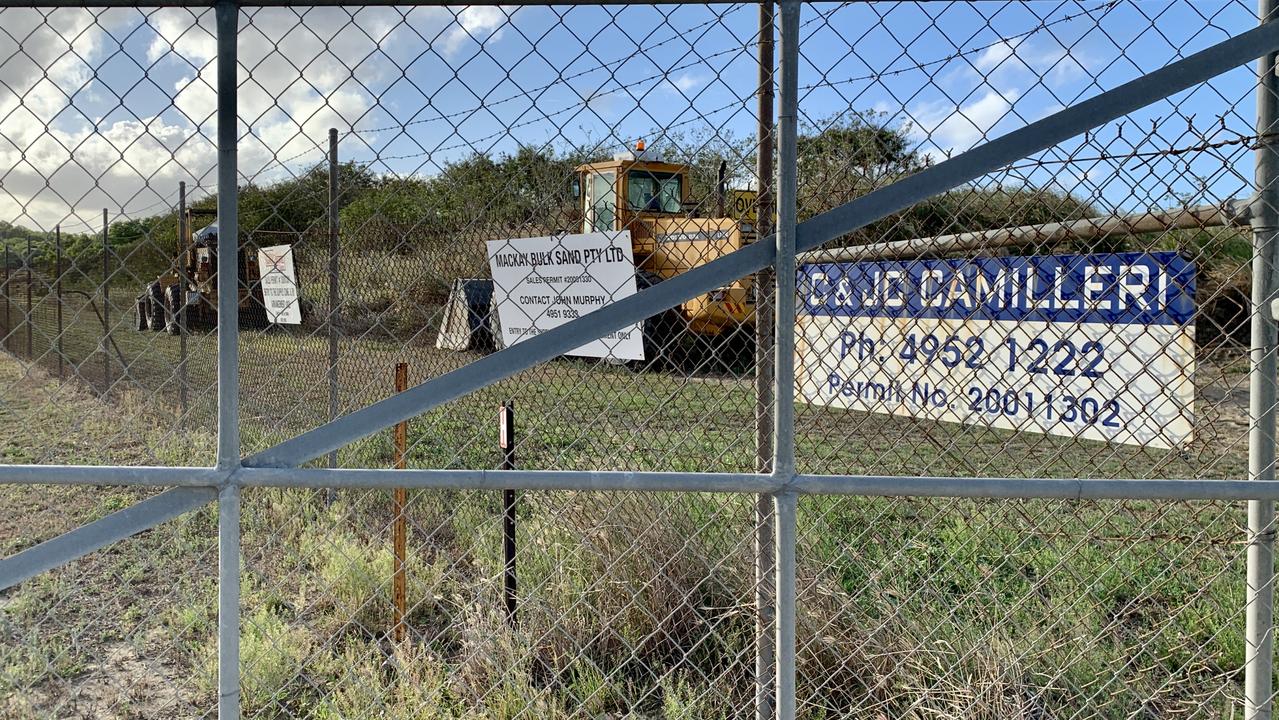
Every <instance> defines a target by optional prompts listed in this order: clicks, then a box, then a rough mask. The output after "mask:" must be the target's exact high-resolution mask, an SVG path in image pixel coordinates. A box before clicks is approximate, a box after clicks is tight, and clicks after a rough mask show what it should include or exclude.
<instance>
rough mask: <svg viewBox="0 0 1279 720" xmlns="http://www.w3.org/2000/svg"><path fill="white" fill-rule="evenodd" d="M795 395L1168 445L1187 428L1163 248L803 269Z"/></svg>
mask: <svg viewBox="0 0 1279 720" xmlns="http://www.w3.org/2000/svg"><path fill="white" fill-rule="evenodd" d="M798 282H799V287H800V298H799V300H800V315H799V325H800V327H799V330H798V332H799V338H798V339H797V343H796V367H797V374H796V392H797V396H798V398H799V399H800V400H801V401H802V402H807V403H812V404H818V405H831V406H836V407H844V408H850V409H856V410H863V411H866V412H874V413H886V414H892V415H908V416H911V417H920V418H928V419H932V420H943V421H950V422H959V423H966V424H971V425H988V426H992V427H998V428H1006V429H1010V430H1021V431H1027V432H1038V433H1049V434H1053V435H1066V436H1071V437H1079V438H1088V439H1092V440H1102V441H1108V442H1117V443H1125V444H1131V445H1144V446H1150V447H1159V448H1171V447H1176V446H1179V445H1182V444H1184V443H1186V442H1188V441H1189V440H1190V439H1191V435H1192V431H1193V425H1194V396H1195V388H1194V382H1193V375H1194V368H1195V349H1194V326H1193V325H1192V324H1191V321H1192V319H1193V316H1194V307H1195V305H1194V295H1195V268H1194V265H1193V264H1192V263H1190V262H1188V261H1186V260H1184V259H1182V258H1181V257H1180V256H1179V255H1177V254H1176V253H1124V254H1113V255H1065V256H1047V257H1002V258H979V259H975V260H915V261H902V262H897V261H885V262H867V263H853V264H814V265H805V266H803V267H802V268H801V269H800V271H799V277H798Z"/></svg>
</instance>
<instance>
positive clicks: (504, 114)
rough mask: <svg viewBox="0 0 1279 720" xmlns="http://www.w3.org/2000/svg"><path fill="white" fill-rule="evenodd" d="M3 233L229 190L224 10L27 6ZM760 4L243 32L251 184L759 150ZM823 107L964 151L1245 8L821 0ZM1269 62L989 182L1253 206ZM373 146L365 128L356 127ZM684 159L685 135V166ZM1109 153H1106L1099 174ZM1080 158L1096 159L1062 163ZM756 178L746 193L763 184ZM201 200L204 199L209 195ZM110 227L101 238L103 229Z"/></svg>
mask: <svg viewBox="0 0 1279 720" xmlns="http://www.w3.org/2000/svg"><path fill="white" fill-rule="evenodd" d="M3 19H4V21H3V23H0V26H3V28H5V33H4V35H3V36H0V58H7V60H5V61H4V62H3V63H0V82H3V85H2V86H0V172H2V173H3V176H2V177H0V187H2V188H3V192H0V216H3V217H5V218H6V219H13V220H16V221H19V222H22V223H23V224H27V225H33V226H42V227H51V226H52V225H53V224H55V223H58V222H62V223H64V225H66V226H68V227H71V228H72V229H74V226H75V224H76V223H77V221H78V220H81V219H83V220H90V219H94V218H97V217H100V213H101V208H102V207H104V206H105V207H108V208H109V209H110V212H111V213H112V216H113V217H118V216H120V214H121V213H123V214H124V215H130V216H142V215H148V214H152V213H154V212H157V211H159V210H161V209H163V208H164V206H165V205H167V204H170V203H172V202H174V201H175V200H176V187H177V182H178V180H187V181H188V183H189V184H190V185H192V186H200V187H204V188H207V187H209V186H211V184H212V182H213V179H214V177H215V175H214V168H215V155H214V146H213V142H212V138H213V137H214V136H215V135H214V133H215V129H216V123H215V122H214V118H213V109H214V96H213V92H212V82H213V78H214V63H213V62H212V58H213V50H214V46H213V37H212V34H211V30H212V27H213V13H212V11H209V10H205V9H199V10H194V11H189V10H185V9H165V10H158V11H157V10H148V11H145V12H142V11H137V10H110V11H105V12H101V13H95V12H91V11H83V10H59V11H55V12H49V11H45V12H43V13H38V12H37V11H32V10H14V9H8V10H4V11H3ZM756 22H757V8H756V6H754V5H749V4H744V5H712V6H700V5H696V6H694V5H686V6H651V7H650V6H628V7H572V8H565V7H521V8H518V9H516V8H499V7H458V8H451V9H443V8H417V9H412V10H409V9H404V8H364V9H355V8H315V9H288V8H274V9H258V10H247V11H246V12H245V13H244V16H243V19H242V29H241V41H240V53H241V62H242V69H241V93H240V103H241V118H242V122H243V123H244V130H245V131H246V132H247V134H246V136H245V140H244V141H243V142H242V150H241V153H242V158H241V170H242V171H243V172H244V173H245V175H246V177H248V178H253V179H256V180H258V181H270V180H273V179H279V178H282V177H287V176H288V175H289V174H291V173H295V172H298V171H300V170H302V169H304V168H306V167H308V166H310V165H312V164H314V163H316V162H318V161H319V160H320V159H321V157H322V155H321V152H322V150H321V148H322V147H323V146H324V145H325V144H326V142H327V140H326V137H325V135H326V132H327V128H329V127H338V128H340V129H341V130H342V132H343V133H344V135H343V140H342V153H343V155H344V157H345V158H349V159H355V160H359V161H365V162H370V163H371V164H372V166H373V167H374V168H376V169H378V170H380V171H385V172H394V173H397V174H409V173H422V174H432V173H434V172H436V171H437V170H438V169H439V167H440V166H442V165H443V164H444V163H446V162H448V161H450V160H455V159H457V158H459V157H461V156H463V155H465V154H467V153H469V152H473V151H477V150H478V151H485V152H492V153H501V152H509V151H511V150H512V149H514V148H515V147H517V146H518V145H519V144H532V145H544V144H547V143H555V144H557V145H558V146H560V147H564V146H567V145H570V144H571V145H577V146H584V147H592V148H599V149H603V150H607V151H613V150H617V149H620V148H621V147H622V146H623V145H624V144H628V143H630V142H633V141H634V139H636V138H637V137H645V138H647V139H649V140H650V142H656V143H657V144H658V146H659V147H662V144H663V142H664V141H663V138H662V136H661V133H662V129H663V128H665V129H672V130H675V131H682V132H684V133H687V134H689V135H690V136H692V137H704V136H707V135H712V134H714V133H716V132H720V133H734V134H736V135H738V136H750V135H751V134H753V132H754V127H755V116H754V100H753V97H752V93H753V91H754V86H755V77H756V69H755V58H754V48H753V46H754V40H755V34H756ZM803 22H804V25H803V28H802V31H801V33H802V42H801V48H802V55H803V62H802V64H801V72H800V85H801V87H802V88H803V89H802V92H801V113H802V115H803V117H804V119H805V120H806V121H808V122H810V123H812V124H815V125H818V126H820V125H821V124H822V123H823V122H826V121H828V120H829V119H830V118H832V117H834V118H839V117H844V118H847V117H850V116H852V115H855V114H857V113H865V112H867V111H877V112H880V113H883V115H884V117H886V118H887V119H888V120H889V122H891V123H892V124H894V125H899V126H903V127H908V128H909V129H910V133H911V138H912V141H913V142H915V143H917V145H918V147H919V149H920V150H921V151H922V152H925V153H927V154H929V155H932V156H935V157H941V156H944V155H945V154H947V153H949V152H956V151H962V150H964V149H967V148H969V147H971V146H972V145H974V144H975V143H977V142H979V141H980V140H981V139H982V138H983V137H994V136H997V135H1000V134H1002V133H1004V132H1007V131H1008V130H1011V129H1014V128H1016V127H1019V126H1021V125H1023V124H1025V123H1027V122H1031V121H1034V120H1036V119H1038V118H1040V117H1043V116H1044V115H1047V114H1049V113H1051V112H1053V111H1054V110H1056V109H1058V108H1060V107H1062V106H1064V105H1067V104H1070V103H1072V102H1076V101H1078V100H1079V99H1082V98H1084V97H1088V96H1091V95H1095V94H1097V93H1098V92H1100V91H1102V90H1104V89H1107V88H1110V87H1114V86H1116V85H1118V84H1120V83H1122V82H1124V81H1126V80H1129V79H1132V78H1134V77H1136V76H1137V75H1139V74H1141V73H1142V72H1145V71H1150V70H1153V69H1156V68H1158V67H1161V66H1162V65H1164V64H1166V63H1168V62H1170V61H1172V60H1175V59H1177V58H1179V57H1182V56H1184V55H1186V54H1189V53H1190V52H1193V51H1194V50H1197V49H1201V48H1203V47H1206V46H1208V45H1210V44H1212V43H1215V42H1219V41H1220V40H1223V39H1225V38H1226V37H1228V36H1229V35H1231V34H1237V33H1239V32H1243V31H1244V30H1247V29H1249V28H1251V27H1253V26H1254V25H1255V23H1256V19H1255V16H1254V13H1253V10H1252V9H1251V8H1250V7H1249V6H1247V5H1243V4H1239V3H1221V2H1216V3H1186V2H1176V3H1169V2H1138V3H1107V2H1087V1H1084V0H1080V1H1078V2H1035V3H1028V4H1024V5H1023V4H1003V3H994V2H981V3H974V4H965V3H943V2H937V3H920V4H915V3H901V4H898V3H876V4H866V3H857V4H851V3H850V4H837V3H822V4H814V5H809V6H805V8H804V13H803ZM1253 73H1254V70H1253V68H1252V67H1245V68H1240V69H1238V70H1235V71H1233V72H1231V73H1228V74H1227V75H1224V76H1222V77H1220V78H1218V79H1217V80H1215V81H1213V82H1212V83H1211V84H1209V85H1206V86H1203V87H1200V88H1197V89H1195V90H1192V91H1188V92H1186V93H1182V94H1181V95H1179V96H1176V97H1174V98H1172V99H1170V100H1169V101H1165V102H1161V103H1158V104H1156V105H1155V106H1152V107H1151V108H1148V109H1146V110H1144V111H1141V112H1139V113H1135V114H1133V115H1132V116H1130V117H1129V118H1126V119H1125V120H1124V121H1123V122H1122V123H1114V124H1111V125H1108V126H1106V127H1103V128H1101V129H1099V130H1098V131H1096V132H1094V133H1091V134H1090V135H1089V136H1088V137H1086V138H1084V137H1081V138H1077V139H1075V140H1073V141H1070V142H1068V143H1066V144H1064V145H1062V146H1060V147H1058V148H1055V149H1053V150H1050V151H1048V152H1046V153H1044V154H1043V156H1042V159H1044V160H1048V161H1051V162H1049V163H1047V164H1035V163H1025V164H1022V165H1024V167H1023V166H1019V167H1018V168H1016V169H1014V170H1012V171H1009V172H1006V173H1002V174H999V175H997V176H995V177H992V178H990V179H989V182H1005V183H1012V184H1017V183H1021V182H1030V183H1032V184H1036V185H1044V184H1050V183H1051V184H1055V185H1056V186H1058V187H1059V188H1062V189H1066V190H1069V191H1071V192H1073V193H1075V194H1076V195H1078V196H1080V197H1084V198H1087V199H1089V200H1091V201H1093V202H1094V204H1096V205H1098V207H1099V208H1103V209H1109V208H1123V209H1128V210H1132V209H1143V208H1147V207H1151V206H1152V205H1170V204H1174V203H1176V202H1178V198H1182V197H1184V198H1188V199H1189V200H1191V201H1192V202H1208V201H1214V200H1221V199H1225V198H1227V197H1231V196H1238V195H1240V194H1243V193H1246V191H1247V190H1246V188H1247V185H1248V182H1249V180H1250V178H1251V174H1252V158H1251V152H1250V151H1249V150H1248V148H1247V146H1246V144H1234V145H1227V146H1224V147H1222V148H1219V149H1215V150H1205V151H1197V152H1189V153H1185V154H1181V155H1176V156H1165V157H1158V158H1145V157H1137V158H1123V159H1113V158H1110V157H1109V156H1114V155H1126V154H1128V153H1131V152H1134V151H1135V152H1147V151H1154V150H1166V149H1171V148H1184V147H1187V146H1193V145H1197V144H1200V143H1203V142H1212V141H1222V140H1231V139H1234V138H1237V137H1238V136H1239V135H1241V134H1249V133H1251V132H1252V124H1253V120H1252V114H1253V111H1254V107H1255V101H1254V99H1253V90H1254V87H1255V79H1254V76H1253ZM351 131H354V132H351ZM686 149H687V148H682V147H680V146H678V145H676V144H673V143H672V142H671V141H665V147H664V152H665V153H666V154H667V155H670V156H673V157H678V156H679V155H680V154H681V153H682V151H684V150H686ZM1099 157H1100V158H1104V159H1091V160H1090V159H1089V158H1099ZM1067 158H1073V159H1075V160H1076V162H1068V163H1062V162H1056V161H1060V160H1063V159H1067ZM741 180H742V181H744V180H745V178H742V179H741ZM194 193H195V194H196V195H199V194H201V190H199V189H196V190H194ZM91 222H96V220H91Z"/></svg>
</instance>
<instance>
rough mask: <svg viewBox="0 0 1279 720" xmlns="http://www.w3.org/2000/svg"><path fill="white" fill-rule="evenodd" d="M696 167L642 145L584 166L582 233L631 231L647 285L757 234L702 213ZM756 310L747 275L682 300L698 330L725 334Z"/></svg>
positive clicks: (581, 174) (735, 222)
mask: <svg viewBox="0 0 1279 720" xmlns="http://www.w3.org/2000/svg"><path fill="white" fill-rule="evenodd" d="M689 175H690V172H689V166H687V165H682V164H678V163H670V162H665V161H663V160H662V159H660V158H658V157H657V156H656V155H655V154H653V153H652V152H651V151H646V150H645V148H644V145H643V143H642V142H641V143H639V144H638V145H637V146H636V148H635V150H634V151H627V152H623V153H618V154H617V155H614V156H613V159H612V160H607V161H604V162H596V163H589V164H586V165H581V166H579V167H578V168H577V186H578V189H579V192H578V197H579V199H580V202H581V205H580V209H581V212H582V232H587V233H590V232H609V231H620V230H628V231H630V235H631V247H632V250H633V252H634V255H635V262H636V264H637V265H638V266H639V268H638V269H639V275H640V277H639V278H638V279H639V281H640V282H641V283H646V284H651V283H654V282H660V281H662V280H665V279H668V278H671V277H674V276H676V275H679V274H681V273H684V272H687V271H688V270H691V269H693V268H695V267H698V266H700V265H705V264H706V263H708V262H710V261H712V260H715V259H716V258H719V257H722V256H724V255H726V254H728V253H730V252H733V251H734V250H737V249H739V248H740V247H742V245H743V244H744V243H745V242H747V241H749V240H750V239H751V238H752V237H753V235H752V234H751V233H753V228H750V229H747V227H745V226H744V225H743V224H742V223H741V222H739V221H738V220H736V219H733V218H727V217H705V216H699V213H698V212H697V210H698V208H697V207H695V206H694V203H692V202H690V199H689V198H690V196H691V195H692V188H691V187H690V183H689ZM752 310H753V301H752V300H751V299H750V279H749V278H744V279H742V280H739V281H737V282H735V283H731V284H730V285H726V286H724V287H723V288H719V289H717V290H716V291H715V292H712V293H709V294H708V295H706V296H703V297H701V298H698V299H695V300H692V301H690V302H688V303H685V304H684V305H683V306H682V312H683V314H684V316H685V318H686V320H687V321H688V323H689V327H690V328H691V329H693V330H694V331H695V332H700V333H705V334H712V335H713V334H719V333H721V332H723V331H724V330H726V329H729V328H732V327H736V326H738V325H740V324H742V323H743V322H746V320H747V318H748V316H749V315H750V312H751V311H752Z"/></svg>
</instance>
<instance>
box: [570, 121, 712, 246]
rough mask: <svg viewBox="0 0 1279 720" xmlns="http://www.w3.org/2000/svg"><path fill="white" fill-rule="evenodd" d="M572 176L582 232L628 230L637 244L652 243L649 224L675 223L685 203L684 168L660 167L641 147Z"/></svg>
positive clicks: (685, 182) (584, 166)
mask: <svg viewBox="0 0 1279 720" xmlns="http://www.w3.org/2000/svg"><path fill="white" fill-rule="evenodd" d="M577 173H578V176H577V182H578V187H579V188H580V193H579V195H580V198H581V202H582V206H581V207H582V232H588V233H589V232H605V231H611V230H630V231H631V238H632V239H633V240H636V241H637V242H638V241H640V240H641V239H642V238H644V237H648V238H650V239H651V237H652V233H651V232H647V230H648V229H649V228H650V227H651V220H653V219H655V218H658V217H663V216H665V217H677V216H679V215H680V214H681V213H682V212H683V211H684V208H685V206H686V205H687V202H688V196H689V187H688V166H687V165H679V164H676V163H668V162H663V161H662V160H659V159H657V158H656V157H655V156H654V155H652V154H651V153H649V152H646V151H645V150H644V148H643V145H642V144H641V145H640V146H638V147H637V148H636V150H635V151H634V152H630V151H628V152H624V153H618V154H617V155H615V156H613V159H612V160H607V161H604V162H597V163H590V164H588V165H582V166H580V167H578V168H577ZM646 219H647V220H649V221H650V222H644V220H646Z"/></svg>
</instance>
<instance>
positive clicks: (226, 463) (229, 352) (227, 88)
mask: <svg viewBox="0 0 1279 720" xmlns="http://www.w3.org/2000/svg"><path fill="white" fill-rule="evenodd" d="M216 14H217V49H218V60H217V62H218V69H217V98H218V110H217V113H218V269H217V273H218V282H217V286H218V455H217V465H218V469H220V470H223V471H228V472H234V471H235V470H236V469H238V468H239V467H240V412H239V396H240V393H239V382H240V380H239V372H240V358H239V333H240V317H239V295H240V272H239V265H240V261H239V260H240V253H239V249H240V226H239V217H238V213H239V197H238V192H239V188H238V183H237V179H238V178H237V176H236V175H237V172H238V168H237V160H238V154H237V151H236V142H237V138H236V134H237V121H238V114H239V110H238V105H237V102H236V90H237V87H236V83H237V78H236V69H237V64H238V61H237V56H236V40H237V37H236V35H237V31H238V24H239V17H240V11H239V6H237V5H236V3H235V2H234V1H233V0H218V4H217V7H216ZM239 717H240V488H239V486H238V485H236V484H235V483H234V482H233V481H229V482H228V483H227V484H226V485H224V486H223V487H222V489H221V491H220V494H219V499H218V720H239Z"/></svg>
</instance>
